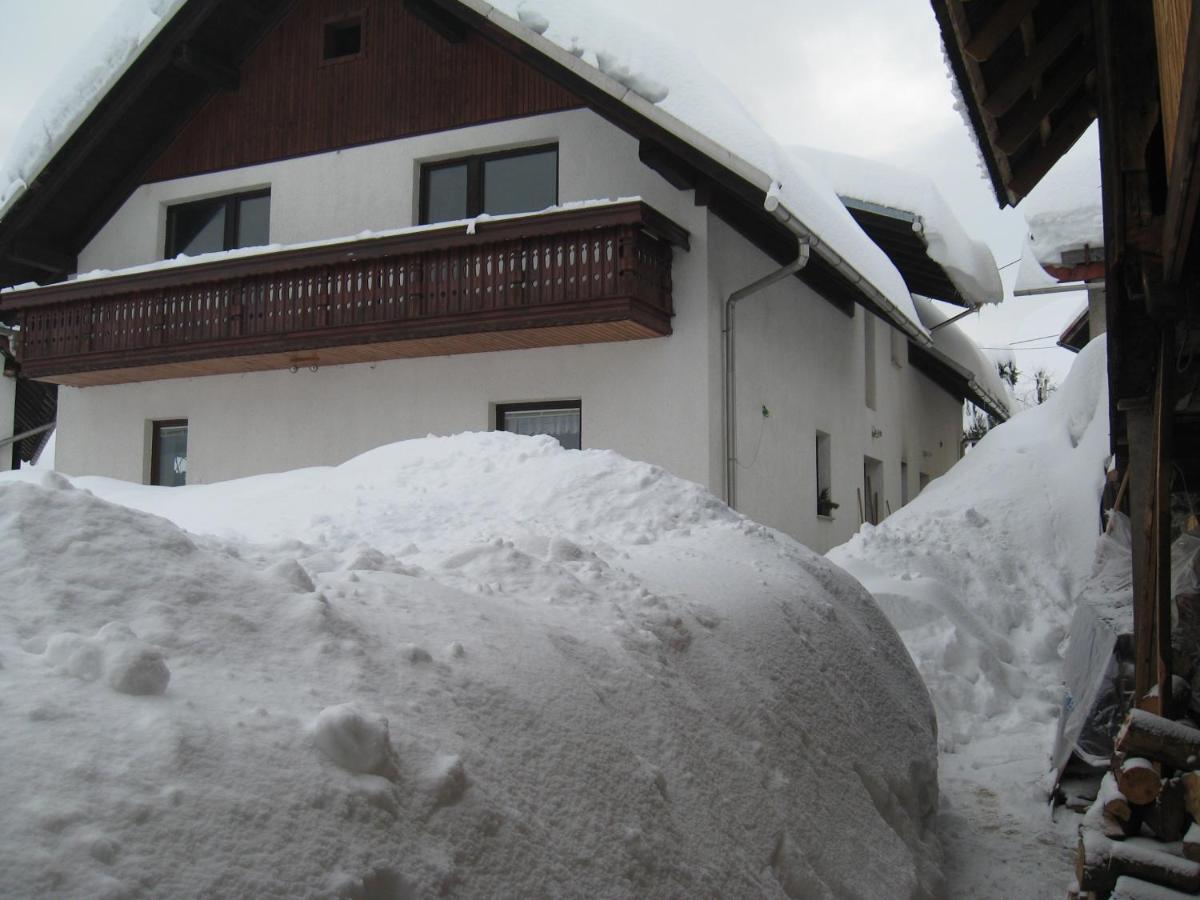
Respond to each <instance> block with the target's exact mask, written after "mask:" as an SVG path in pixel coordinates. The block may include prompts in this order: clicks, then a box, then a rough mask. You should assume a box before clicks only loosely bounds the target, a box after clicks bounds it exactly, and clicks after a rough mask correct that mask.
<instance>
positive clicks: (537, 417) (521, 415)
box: [496, 400, 582, 450]
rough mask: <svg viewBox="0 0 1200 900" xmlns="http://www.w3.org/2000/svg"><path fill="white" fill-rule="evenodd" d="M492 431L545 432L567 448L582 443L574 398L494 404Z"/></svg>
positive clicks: (578, 415)
mask: <svg viewBox="0 0 1200 900" xmlns="http://www.w3.org/2000/svg"><path fill="white" fill-rule="evenodd" d="M496 430H497V431H511V432H512V433H513V434H548V435H550V437H552V438H554V439H555V440H557V441H558V442H559V443H560V444H562V445H563V446H564V447H566V448H567V449H568V450H578V449H580V447H581V446H582V443H581V437H582V435H581V433H580V403H579V401H578V400H551V401H550V402H548V403H504V404H501V405H498V406H497V407H496Z"/></svg>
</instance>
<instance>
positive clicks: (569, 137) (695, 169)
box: [0, 0, 1007, 549]
mask: <svg viewBox="0 0 1200 900" xmlns="http://www.w3.org/2000/svg"><path fill="white" fill-rule="evenodd" d="M555 9H556V12H555V15H556V16H559V15H561V16H562V23H563V24H561V25H556V23H555V22H550V23H547V22H545V21H544V20H543V19H541V17H530V16H528V15H521V16H517V15H516V10H515V9H512V10H509V12H510V13H512V14H513V15H511V16H509V15H505V14H504V13H503V12H502V11H500V10H498V9H494V8H493V7H491V6H488V5H487V4H485V3H482V2H479V0H461V2H458V0H420V2H417V0H409V2H407V3H405V4H400V3H385V2H378V0H376V2H361V3H357V4H351V5H349V6H348V5H346V4H345V3H343V2H340V0H299V2H294V3H288V2H280V0H259V2H257V3H255V4H246V3H240V2H233V0H216V2H200V0H188V2H177V3H175V4H174V5H173V6H172V12H171V14H170V15H168V16H167V17H165V18H164V20H163V21H162V22H161V23H160V24H159V25H158V26H157V27H156V28H155V29H153V30H152V31H151V32H150V34H149V35H148V36H147V38H146V39H145V40H144V41H143V42H142V43H141V45H140V50H139V51H138V52H136V53H133V54H131V55H130V56H129V58H128V59H127V60H125V61H124V62H123V63H122V64H121V65H120V66H118V67H116V68H114V69H113V70H112V72H111V73H110V77H109V78H108V80H107V83H106V84H104V85H102V87H103V90H102V91H101V92H100V94H99V96H98V97H96V98H93V100H91V101H89V102H88V103H83V104H81V103H79V102H78V101H77V100H68V101H67V109H66V112H65V113H63V114H61V115H59V116H57V120H61V121H66V122H69V123H70V125H69V126H68V127H66V128H64V129H63V132H62V133H61V134H59V135H56V136H55V139H54V140H52V141H51V142H50V143H49V144H47V145H46V146H45V147H42V148H40V149H38V148H36V147H35V148H34V149H33V150H31V151H29V152H28V153H26V154H25V155H24V156H22V157H21V159H23V160H24V162H22V163H21V164H20V165H18V166H16V167H15V168H14V169H13V171H11V172H9V173H8V174H9V177H10V179H11V180H12V183H13V184H14V185H15V187H14V188H12V189H11V190H9V191H7V192H6V193H4V194H0V283H2V284H18V283H21V282H26V281H30V280H37V281H40V282H42V283H43V284H44V286H41V287H37V286H32V287H29V286H26V287H23V288H21V289H17V290H13V291H10V292H8V293H5V294H3V295H0V315H3V316H4V317H5V318H6V319H7V320H8V321H15V322H16V323H18V324H19V326H20V329H21V342H20V352H19V354H18V356H19V362H20V367H21V376H22V378H23V379H25V380H36V381H37V382H39V383H52V384H57V385H58V386H59V388H58V401H57V420H58V438H57V456H56V460H57V466H58V468H60V469H61V470H63V471H66V472H68V473H71V474H85V473H88V474H102V475H108V476H112V477H117V478H123V479H128V480H132V481H145V482H149V483H155V484H178V483H182V482H184V481H187V482H189V483H202V482H212V481H218V480H224V479H229V478H236V477H239V476H244V475H250V474H256V473H260V472H264V471H271V470H278V469H286V468H292V467H297V466H307V465H318V464H336V463H339V462H342V461H344V460H345V459H347V458H349V457H351V456H353V455H355V454H357V453H360V452H362V451H365V450H367V449H369V448H371V447H374V446H377V445H379V444H383V443H386V442H389V441H395V440H399V439H403V438H410V437H417V436H423V435H425V434H427V433H430V432H433V433H452V432H457V431H462V430H482V429H489V428H503V429H508V430H513V431H519V432H526V433H551V434H554V435H555V436H556V437H558V439H559V440H560V441H562V442H563V443H564V445H566V446H572V447H575V446H577V447H600V448H609V449H613V450H616V451H618V452H620V453H623V454H625V455H627V456H630V457H633V458H637V459H643V460H647V461H650V462H653V463H656V464H659V465H662V466H664V467H666V468H669V469H671V470H672V471H674V472H676V473H677V474H679V475H682V476H684V477H687V478H691V479H693V480H695V481H698V482H700V483H702V484H705V485H707V486H709V487H710V488H712V489H713V490H714V491H716V492H717V493H721V494H724V495H725V496H726V497H727V498H728V499H730V500H731V501H732V502H734V503H735V505H736V506H737V507H738V508H739V509H741V510H743V511H745V512H747V513H748V514H750V515H752V516H753V517H754V518H756V519H758V520H760V521H763V522H765V523H767V524H770V525H773V526H776V527H779V528H781V529H782V530H784V531H787V532H789V533H791V534H793V535H795V536H796V537H797V538H799V539H800V540H802V541H804V542H805V543H807V544H809V545H810V546H813V547H816V548H818V549H825V548H828V547H831V546H833V545H835V544H837V543H840V542H842V541H844V540H845V539H847V538H848V537H849V536H850V535H851V534H852V533H853V532H854V531H855V530H856V529H857V528H858V526H859V523H860V520H861V518H866V519H870V520H878V519H881V518H883V517H884V516H885V515H886V514H887V513H888V511H890V510H895V509H897V508H899V507H900V506H901V505H903V504H904V503H905V502H907V501H908V500H909V499H910V498H911V497H913V496H915V495H916V493H917V492H918V490H919V489H920V488H921V487H922V486H923V485H924V484H925V483H926V482H927V481H928V480H929V479H931V478H934V477H937V476H938V475H940V474H941V473H942V472H944V471H945V470H946V469H947V468H949V467H950V466H951V465H952V464H953V463H954V462H955V460H956V459H957V458H958V456H959V452H960V450H959V440H960V436H961V426H962V403H963V400H964V399H968V398H969V399H971V400H972V401H973V402H975V403H976V404H979V405H982V406H985V407H986V408H988V409H989V410H990V411H992V412H993V413H994V414H995V415H997V416H1000V417H1003V416H1004V415H1006V413H1007V409H1006V408H1005V405H1004V394H1003V391H1002V389H997V388H996V387H995V384H996V382H995V380H994V372H992V371H991V367H990V366H989V365H988V364H987V363H986V360H982V357H980V356H979V355H978V354H977V353H976V354H975V355H974V356H971V355H970V354H966V355H964V354H963V353H962V352H961V346H960V342H961V341H965V337H963V336H962V335H961V333H960V332H958V331H957V329H955V328H954V326H953V325H948V326H946V327H944V328H939V330H938V332H937V333H936V334H931V330H930V329H931V327H932V326H931V325H930V324H927V323H930V322H932V321H933V319H937V318H938V316H939V315H940V313H937V314H933V318H931V314H930V313H929V311H928V310H927V309H925V308H924V306H923V304H924V301H922V302H921V304H922V310H921V311H920V312H919V311H918V309H917V305H918V304H916V303H914V299H913V296H912V294H913V292H920V293H926V294H928V295H930V296H933V297H935V298H936V299H941V300H945V301H948V302H951V303H956V304H958V305H960V306H967V307H968V308H969V307H973V306H974V305H977V304H979V303H981V302H994V301H996V300H998V299H999V296H998V295H993V294H992V293H991V292H990V291H989V290H988V289H986V288H981V287H980V285H986V284H990V283H991V279H992V278H993V277H995V278H996V283H998V276H996V275H995V271H994V270H995V264H994V261H992V260H991V257H990V255H988V257H987V259H986V260H983V259H981V258H979V257H978V256H977V255H975V256H971V257H970V258H967V259H959V258H958V257H957V256H955V255H954V254H953V253H952V252H951V251H946V252H942V249H941V245H939V244H936V242H934V241H931V240H927V239H926V238H925V237H923V236H922V235H921V234H920V233H919V232H917V231H914V229H913V227H912V224H913V223H912V220H911V218H910V219H909V220H908V221H907V222H905V224H904V228H907V233H906V234H898V232H897V228H896V220H894V218H890V217H889V216H890V214H881V215H876V214H877V213H879V211H878V210H865V211H864V210H854V213H855V217H857V218H858V224H856V220H855V218H852V217H851V215H850V214H849V213H848V212H847V210H846V208H845V207H844V206H843V205H842V203H841V202H840V201H839V200H838V198H837V196H836V195H835V194H834V192H833V191H831V190H830V189H829V187H828V186H827V185H826V184H825V183H824V181H823V180H822V179H821V178H820V177H819V176H818V175H816V174H815V173H814V172H813V171H812V169H811V168H810V167H809V165H808V164H807V163H806V162H805V161H804V160H796V159H794V158H791V157H790V156H789V154H787V153H786V152H783V151H781V150H779V148H777V147H775V146H774V145H773V144H772V143H771V142H770V140H769V139H768V138H767V137H766V136H765V135H764V134H762V132H761V130H759V129H758V128H757V127H756V126H754V125H753V123H751V122H749V120H748V119H746V118H745V115H744V113H743V112H742V111H741V110H740V107H737V106H736V104H734V103H731V102H730V101H729V100H728V99H727V98H726V94H725V93H724V92H723V90H722V89H721V88H720V86H717V85H713V84H711V82H706V81H705V80H704V78H703V73H702V72H699V71H698V70H696V69H695V68H691V69H688V70H687V73H688V75H687V77H686V78H681V79H679V82H678V84H663V83H660V82H659V81H657V80H655V79H654V77H653V76H654V74H655V72H656V71H662V72H668V73H669V72H670V71H679V69H678V65H682V64H684V63H680V61H679V60H678V59H677V58H675V57H672V55H671V54H672V53H677V51H674V50H673V49H672V48H669V47H659V46H652V45H647V44H643V45H638V44H637V40H638V39H639V38H638V36H637V35H635V34H632V33H631V32H629V31H628V30H627V29H624V28H622V29H619V32H620V34H621V37H622V39H623V40H624V39H628V40H630V41H632V43H631V44H630V45H629V46H628V47H626V48H623V50H622V51H621V52H623V53H624V54H625V56H623V57H622V56H620V55H619V54H618V57H617V59H616V61H615V62H614V59H613V55H612V54H611V53H609V52H608V51H607V50H601V52H599V53H597V52H595V51H591V50H588V49H587V47H586V46H584V45H583V43H582V42H583V41H585V40H587V32H586V31H585V30H583V29H579V30H576V29H575V28H574V27H573V25H572V23H571V18H570V17H571V15H572V10H573V9H574V10H576V11H577V12H578V11H579V10H581V9H582V10H586V9H587V7H586V4H583V3H580V2H573V3H570V2H565V0H564V3H563V4H562V6H561V8H559V7H555ZM590 11H591V12H595V10H590ZM518 19H522V20H523V21H524V22H525V24H522V21H518ZM544 32H545V35H543V33H544ZM580 34H582V35H583V37H582V38H580V37H579V36H578V35H580ZM552 39H553V40H552ZM555 41H559V43H555ZM639 54H640V56H639ZM593 56H595V58H596V61H597V65H596V66H593V65H590V64H589V63H588V60H589V59H591V58H592V57H593ZM673 64H674V65H675V66H676V67H675V68H672V66H673ZM686 64H687V65H689V66H694V63H692V62H691V61H686ZM655 65H657V66H661V67H662V68H660V69H653V66H655ZM645 66H649V67H650V68H649V69H647V70H646V72H644V73H643V72H642V71H640V68H641V67H645ZM72 104H73V105H72ZM4 174H5V173H4V172H2V171H0V179H2V178H3V175H4ZM3 190H4V184H3V180H0V191H3ZM885 212H886V211H885ZM909 212H910V213H911V212H912V211H911V210H910V211H909ZM868 220H869V221H868ZM860 224H861V225H862V226H863V227H864V228H867V230H868V232H869V233H870V234H871V238H868V237H867V234H866V233H864V231H863V230H862V229H861V228H860V227H859V225H860ZM955 227H957V224H956V223H955ZM904 228H901V229H899V231H900V232H903V231H904ZM347 235H351V236H352V237H346V236H347ZM872 238H873V239H874V242H872ZM881 247H882V248H884V250H886V251H887V253H886V254H885V252H884V251H883V250H881V249H880V248H881ZM179 254H184V256H179ZM969 256H970V255H969ZM176 257H178V258H176ZM191 257H197V258H191ZM989 267H990V270H991V271H990V273H989V271H988V270H989ZM92 270H99V271H92ZM76 271H78V272H83V273H88V274H86V275H82V276H79V277H73V278H72V277H70V276H71V275H72V273H74V272H76ZM764 276H767V277H766V278H764ZM64 278H66V279H68V280H63V279H64ZM941 319H944V316H941ZM939 321H940V319H939ZM968 344H969V342H968ZM726 360H728V361H729V363H730V366H729V370H728V371H727V367H726V364H725V361H726ZM727 409H728V410H732V411H733V414H732V415H727V412H726V411H727ZM823 492H825V493H824V496H825V497H826V498H828V499H829V500H832V501H833V502H835V503H837V504H839V506H838V508H837V509H836V510H834V509H832V508H831V507H830V506H829V505H827V504H825V503H823V502H822V494H823ZM860 510H861V512H860ZM828 513H832V514H831V515H830V514H828Z"/></svg>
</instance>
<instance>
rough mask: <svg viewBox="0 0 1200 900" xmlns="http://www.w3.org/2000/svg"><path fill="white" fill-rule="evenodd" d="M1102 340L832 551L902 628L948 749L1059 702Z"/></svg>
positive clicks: (1097, 434)
mask: <svg viewBox="0 0 1200 900" xmlns="http://www.w3.org/2000/svg"><path fill="white" fill-rule="evenodd" d="M1104 347H1105V345H1104V341H1103V339H1102V338H1100V339H1097V340H1096V341H1093V342H1092V343H1091V344H1089V345H1088V347H1087V348H1085V349H1084V351H1083V352H1082V353H1080V354H1079V356H1078V357H1077V359H1076V361H1075V364H1074V366H1073V367H1072V369H1071V372H1070V374H1069V375H1068V377H1067V379H1066V381H1065V382H1064V383H1063V385H1062V386H1061V387H1060V388H1059V390H1058V391H1057V392H1056V393H1054V394H1052V395H1051V397H1050V399H1049V401H1048V402H1046V403H1045V404H1044V405H1042V406H1037V407H1034V408H1032V409H1028V410H1026V411H1024V412H1021V413H1019V414H1018V415H1016V416H1014V417H1013V418H1012V419H1011V420H1010V421H1009V422H1007V423H1006V424H1004V425H1001V426H999V427H998V428H996V429H994V430H993V431H991V432H990V433H989V434H988V435H987V436H986V437H984V439H983V440H982V441H981V442H980V443H979V444H978V445H977V446H976V447H975V449H974V450H972V451H971V452H970V453H969V454H968V455H967V456H966V457H965V458H964V459H963V460H961V461H960V462H959V463H958V464H957V465H956V466H955V467H954V468H952V469H951V470H950V471H949V472H947V473H946V474H945V475H943V476H942V477H941V478H938V479H937V480H935V481H933V482H932V483H931V484H930V485H929V487H927V488H926V489H925V490H924V491H923V492H922V493H921V495H920V496H919V497H917V498H916V499H915V500H913V501H912V502H911V503H910V504H909V505H908V506H906V507H904V509H902V510H900V511H898V512H897V513H896V514H895V515H893V516H891V517H889V518H888V519H887V520H885V521H884V522H883V523H882V524H881V525H880V526H879V527H878V528H871V527H870V526H866V527H864V528H863V530H862V531H860V532H859V534H858V535H856V536H855V537H854V538H853V539H852V540H851V541H849V542H848V543H846V544H843V545H842V546H841V547H838V548H836V549H834V550H833V551H831V552H830V553H829V557H830V558H831V559H832V560H833V561H834V562H836V563H838V564H839V565H841V566H843V567H844V568H846V569H847V570H848V571H850V572H851V573H852V574H854V575H855V576H856V577H857V578H858V579H859V580H860V581H861V582H862V583H863V584H864V585H866V587H867V588H868V590H870V591H871V592H872V594H874V595H875V598H876V600H878V601H879V603H880V605H881V606H882V607H883V609H884V611H885V612H886V613H887V615H888V617H889V618H890V619H891V620H892V623H893V624H895V625H896V627H897V629H898V630H899V631H900V635H901V637H902V638H903V639H904V642H905V644H906V645H907V646H908V648H909V650H910V651H911V653H912V654H913V658H914V660H915V661H916V663H917V668H918V669H919V670H920V671H921V674H922V676H923V677H924V678H925V682H926V684H928V685H929V688H930V692H931V693H932V695H933V702H934V706H935V707H936V708H937V711H938V720H939V725H940V741H941V744H942V746H943V748H945V749H948V750H952V749H955V748H956V747H959V746H961V745H963V744H965V743H967V742H969V741H975V740H979V739H981V738H986V737H988V736H990V735H995V734H1001V733H1004V732H1007V731H1011V730H1012V729H1013V728H1014V727H1021V726H1023V725H1025V724H1026V723H1030V722H1034V723H1038V722H1040V723H1049V722H1051V721H1053V717H1054V716H1055V714H1056V712H1057V709H1058V704H1059V702H1060V701H1061V693H1060V690H1059V685H1060V683H1061V659H1060V656H1059V644H1060V643H1061V641H1062V639H1063V638H1064V636H1065V634H1066V627H1067V624H1068V622H1069V620H1070V616H1071V613H1072V611H1073V601H1074V599H1075V597H1076V595H1077V593H1078V591H1079V589H1080V587H1081V586H1082V584H1083V583H1084V581H1085V580H1086V579H1087V577H1088V576H1089V575H1090V573H1091V567H1092V562H1093V559H1094V556H1095V547H1096V540H1097V536H1098V532H1099V502H1100V491H1101V488H1102V487H1103V483H1104V463H1105V459H1106V457H1107V455H1108V452H1109V444H1108V388H1107V380H1106V369H1105V349H1104ZM1046 749H1047V752H1048V750H1049V746H1048V745H1047V747H1046Z"/></svg>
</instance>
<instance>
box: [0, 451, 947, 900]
mask: <svg viewBox="0 0 1200 900" xmlns="http://www.w3.org/2000/svg"><path fill="white" fill-rule="evenodd" d="M102 498H103V499H102ZM113 501H116V502H113ZM151 513H158V514H160V515H162V516H165V517H166V518H160V517H158V516H156V515H153V514H151ZM168 519H169V520H171V521H168ZM181 526H182V527H181ZM183 528H187V529H188V531H184V530H183ZM0 564H2V567H3V570H4V582H3V585H4V587H3V591H4V602H3V603H2V604H0V759H3V760H4V765H3V766H2V767H0V795H2V796H3V797H4V803H3V804H2V805H0V846H3V847H4V849H5V852H4V854H2V855H0V884H3V885H4V886H5V889H6V890H7V891H8V892H11V893H12V894H13V895H15V896H51V895H52V896H56V897H122V896H131V895H146V896H172V897H186V896H254V897H306V896H312V897H317V896H327V897H328V896H338V897H363V898H368V897H370V898H382V897H408V896H435V895H456V896H610V897H611V896H775V897H780V896H793V897H847V896H855V897H880V898H891V897H897V896H903V897H922V896H925V897H928V896H935V895H937V894H938V893H939V891H940V886H939V880H940V877H939V871H938V847H937V842H936V839H935V838H934V837H933V836H932V834H931V833H930V831H929V830H928V824H929V819H930V816H931V815H932V813H933V812H934V810H935V808H936V804H937V787H936V778H935V773H936V768H935V740H936V739H935V732H934V722H933V711H932V708H931V707H930V704H929V699H928V695H927V693H926V691H925V689H924V687H923V686H922V685H921V683H920V679H919V677H918V675H917V673H916V671H915V669H914V667H913V666H912V663H911V661H910V660H909V658H908V655H907V653H906V652H905V650H904V647H903V646H902V644H901V643H900V641H899V640H898V639H897V636H896V633H895V631H894V630H893V629H892V627H891V626H890V625H889V624H888V622H887V620H886V619H885V618H884V616H883V615H882V614H881V613H880V611H879V609H878V607H877V606H876V605H875V604H874V603H873V602H872V600H871V599H870V597H869V596H868V595H867V594H866V593H865V592H864V591H863V590H862V589H861V587H860V586H859V585H857V584H856V583H855V582H854V581H853V580H852V579H850V578H849V577H848V576H846V575H845V574H844V573H843V572H841V571H840V570H838V569H837V568H836V567H834V566H833V565H831V564H830V563H828V562H826V561H825V560H823V559H821V558H820V557H817V556H815V555H814V554H812V553H810V552H809V551H807V550H806V549H804V548H802V547H801V546H799V545H798V544H796V543H795V542H793V541H791V540H790V539H787V538H785V537H783V536H782V535H779V534H778V533H775V532H772V531H770V530H768V529H765V528H762V527H761V526H757V525H754V524H753V523H751V522H749V521H747V520H745V519H743V518H741V517H739V516H737V515H736V514H734V513H732V512H730V511H729V510H728V509H727V508H726V507H724V506H723V505H722V504H720V503H719V502H718V501H717V500H715V499H714V498H713V497H712V496H711V495H710V494H708V493H707V492H706V491H704V490H703V489H702V488H700V487H699V486H697V485H694V484H691V483H689V482H684V481H681V480H679V479H676V478H674V477H672V476H669V475H667V474H666V473H664V472H663V471H662V470H660V469H658V468H655V467H653V466H650V465H646V464H641V463H632V462H629V461H627V460H624V459H622V458H621V457H618V456H616V455H615V454H612V453H608V452H601V451H588V452H582V453H581V452H569V451H564V450H562V449H561V448H559V447H558V445H557V444H555V443H554V442H553V441H552V440H551V439H549V438H523V437H518V436H516V435H509V434H504V433H496V434H483V435H460V436H457V437H454V438H428V439H424V440H419V441H410V442H406V443H402V444H396V445H392V446H388V447H384V448H380V449H378V450H375V451H372V452H371V453H368V454H365V455H363V456H361V457H359V458H358V459H355V460H352V461H350V462H349V463H346V464H345V465H343V466H340V467H338V468H335V469H307V470H300V471H297V472H291V473H285V474H278V475H268V476H261V477H256V478H251V479H245V480H243V481H238V482H229V483H225V484H216V485H203V486H194V487H186V488H178V489H164V488H150V487H142V486H137V485H130V484H124V483H120V482H114V481H108V480H104V479H94V478H81V479H76V480H75V481H74V482H69V481H68V480H67V479H64V478H62V477H60V476H57V475H54V474H52V473H40V472H36V471H34V472H30V471H28V470H22V471H20V472H15V473H9V474H6V475H4V476H2V477H0ZM126 687H132V688H134V689H133V690H126V689H125V688H126Z"/></svg>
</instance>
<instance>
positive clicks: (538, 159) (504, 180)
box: [421, 146, 558, 225]
mask: <svg viewBox="0 0 1200 900" xmlns="http://www.w3.org/2000/svg"><path fill="white" fill-rule="evenodd" d="M557 204H558V147H556V146H555V147H538V148H535V149H533V150H510V151H506V152H504V153H490V154H487V155H485V156H470V157H466V158H465V159H463V158H460V159H455V160H451V161H449V162H440V163H429V164H428V165H424V166H422V167H421V224H422V225H428V224H431V223H434V222H452V221H454V220H456V219H471V218H474V217H475V216H478V215H480V214H481V213H487V214H488V215H492V216H501V215H505V214H506V213H522V212H536V211H537V210H540V209H545V208H546V207H547V206H555V205H557Z"/></svg>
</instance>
